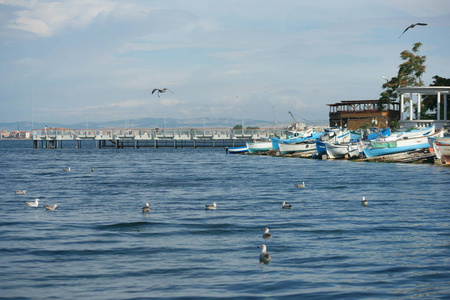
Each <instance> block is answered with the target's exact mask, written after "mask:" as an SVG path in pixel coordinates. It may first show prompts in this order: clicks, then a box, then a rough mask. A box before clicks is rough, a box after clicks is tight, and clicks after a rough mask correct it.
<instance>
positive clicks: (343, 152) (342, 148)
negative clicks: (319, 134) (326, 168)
mask: <svg viewBox="0 0 450 300" xmlns="http://www.w3.org/2000/svg"><path fill="white" fill-rule="evenodd" d="M324 144H325V149H326V152H327V155H328V158H332V159H334V158H344V157H346V156H347V157H355V156H358V155H359V153H361V152H362V146H361V143H359V142H354V143H343V144H334V143H328V142H325V143H324Z"/></svg>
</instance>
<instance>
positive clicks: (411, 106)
mask: <svg viewBox="0 0 450 300" xmlns="http://www.w3.org/2000/svg"><path fill="white" fill-rule="evenodd" d="M412 97H413V93H409V120H410V121H412V119H413V110H414V107H413V99H412Z"/></svg>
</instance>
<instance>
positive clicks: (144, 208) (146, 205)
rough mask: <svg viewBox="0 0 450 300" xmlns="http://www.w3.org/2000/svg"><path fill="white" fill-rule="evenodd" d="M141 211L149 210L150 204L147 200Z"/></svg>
mask: <svg viewBox="0 0 450 300" xmlns="http://www.w3.org/2000/svg"><path fill="white" fill-rule="evenodd" d="M142 212H150V204H149V203H148V202H147V203H145V206H144V207H143V208H142Z"/></svg>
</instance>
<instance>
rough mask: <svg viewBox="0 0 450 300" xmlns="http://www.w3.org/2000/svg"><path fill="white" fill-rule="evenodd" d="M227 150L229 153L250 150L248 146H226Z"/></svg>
mask: <svg viewBox="0 0 450 300" xmlns="http://www.w3.org/2000/svg"><path fill="white" fill-rule="evenodd" d="M225 151H226V152H227V154H237V153H246V152H248V148H247V146H241V147H226V148H225Z"/></svg>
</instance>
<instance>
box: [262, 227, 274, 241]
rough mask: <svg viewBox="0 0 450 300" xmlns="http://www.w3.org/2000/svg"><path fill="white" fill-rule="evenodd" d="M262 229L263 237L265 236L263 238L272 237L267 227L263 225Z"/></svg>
mask: <svg viewBox="0 0 450 300" xmlns="http://www.w3.org/2000/svg"><path fill="white" fill-rule="evenodd" d="M262 230H264V233H263V238H265V239H270V238H272V235H271V234H270V233H269V228H267V227H264V228H263V229H262Z"/></svg>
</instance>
